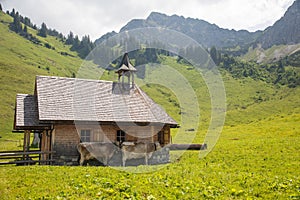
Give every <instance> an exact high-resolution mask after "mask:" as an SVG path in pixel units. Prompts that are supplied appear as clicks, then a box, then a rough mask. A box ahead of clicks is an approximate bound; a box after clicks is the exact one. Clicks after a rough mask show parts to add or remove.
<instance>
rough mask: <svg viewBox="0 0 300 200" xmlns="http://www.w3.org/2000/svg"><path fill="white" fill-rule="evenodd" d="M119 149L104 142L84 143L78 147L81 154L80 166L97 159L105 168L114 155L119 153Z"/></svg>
mask: <svg viewBox="0 0 300 200" xmlns="http://www.w3.org/2000/svg"><path fill="white" fill-rule="evenodd" d="M118 149H119V148H118V147H117V146H116V145H115V144H113V143H104V142H84V143H79V144H78V145H77V150H78V152H79V153H80V161H79V163H80V165H81V166H82V165H84V164H86V162H87V161H88V160H92V159H97V160H99V161H100V162H102V163H103V164H104V165H105V166H107V165H108V162H109V160H110V159H111V158H112V157H113V155H114V153H115V152H116V151H118Z"/></svg>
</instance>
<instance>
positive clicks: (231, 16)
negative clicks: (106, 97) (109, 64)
mask: <svg viewBox="0 0 300 200" xmlns="http://www.w3.org/2000/svg"><path fill="white" fill-rule="evenodd" d="M293 2H294V0H168V1H167V0H164V1H162V0H0V3H1V5H2V7H3V10H4V11H6V10H9V11H11V10H12V8H15V9H16V11H19V12H20V14H21V15H22V16H27V17H29V18H30V19H31V21H32V22H33V23H34V24H37V25H38V26H40V24H41V23H42V22H45V23H46V24H47V26H48V27H50V28H54V29H56V30H58V31H59V32H62V33H63V34H64V35H67V34H68V33H69V32H70V31H72V32H73V33H74V34H77V35H79V36H80V37H81V36H83V35H90V37H91V38H92V39H93V40H95V39H97V38H99V37H100V36H101V35H103V34H105V33H107V32H110V31H113V30H114V31H116V32H118V31H119V30H120V28H121V27H122V26H124V25H126V24H127V23H128V22H129V21H130V20H131V19H145V18H147V16H148V15H149V14H150V13H151V12H152V11H156V12H161V13H165V14H167V15H173V14H177V15H182V16H184V17H192V18H198V19H203V20H206V21H208V22H210V23H213V24H216V25H218V26H220V27H222V28H229V29H235V30H240V29H246V30H249V31H256V30H263V29H265V28H266V27H268V26H271V25H273V24H274V22H275V21H277V20H278V19H280V17H282V16H283V14H284V13H285V11H286V10H287V8H288V7H289V6H290V5H291V4H292V3H293Z"/></svg>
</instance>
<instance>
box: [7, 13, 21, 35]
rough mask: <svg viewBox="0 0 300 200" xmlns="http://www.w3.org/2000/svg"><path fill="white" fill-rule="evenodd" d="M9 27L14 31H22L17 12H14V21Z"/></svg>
mask: <svg viewBox="0 0 300 200" xmlns="http://www.w3.org/2000/svg"><path fill="white" fill-rule="evenodd" d="M10 29H11V30H12V31H15V32H16V33H20V32H22V25H21V22H20V16H19V13H18V12H17V13H15V14H14V21H13V23H12V24H10Z"/></svg>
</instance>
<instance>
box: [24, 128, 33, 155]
mask: <svg viewBox="0 0 300 200" xmlns="http://www.w3.org/2000/svg"><path fill="white" fill-rule="evenodd" d="M30 132H31V131H30V130H25V131H24V144H23V152H28V151H29V148H30ZM25 159H26V160H28V159H29V155H25V154H24V155H23V160H25Z"/></svg>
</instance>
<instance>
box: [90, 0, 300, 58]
mask: <svg viewBox="0 0 300 200" xmlns="http://www.w3.org/2000/svg"><path fill="white" fill-rule="evenodd" d="M146 27H163V28H167V29H172V30H175V31H179V32H181V33H184V34H186V35H188V36H189V37H191V38H193V39H194V40H196V41H197V42H199V43H200V44H201V45H203V46H204V47H205V48H211V47H213V46H215V47H216V48H218V49H222V48H225V49H228V48H235V47H239V48H242V49H243V53H246V52H247V50H248V48H249V47H251V46H252V47H254V48H255V47H256V46H257V45H259V44H260V45H261V46H262V47H263V48H264V49H267V48H270V47H272V46H273V45H281V44H284V45H290V44H297V43H300V0H295V1H294V3H293V4H292V5H291V6H290V7H289V8H288V9H287V11H286V12H285V14H284V15H283V16H282V17H281V18H280V19H278V20H277V21H276V22H275V23H274V24H273V25H272V26H269V27H267V28H266V29H265V30H263V31H261V30H257V31H255V32H249V31H247V30H234V29H231V30H230V29H226V28H221V27H219V26H218V25H216V24H213V23H210V22H207V21H205V20H202V19H195V18H190V17H187V18H186V17H183V16H179V15H176V14H174V15H166V14H163V13H159V12H156V11H154V12H151V13H150V15H149V16H148V17H147V18H146V19H132V20H130V21H129V22H128V23H127V24H126V25H125V26H123V27H122V28H121V29H120V31H119V32H120V33H121V32H124V31H128V30H133V29H136V28H146ZM115 34H117V33H116V32H114V31H113V32H110V33H107V34H105V35H103V36H102V37H100V38H99V39H97V40H96V41H95V42H96V43H97V42H99V41H103V40H105V39H106V38H107V36H113V35H115Z"/></svg>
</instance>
